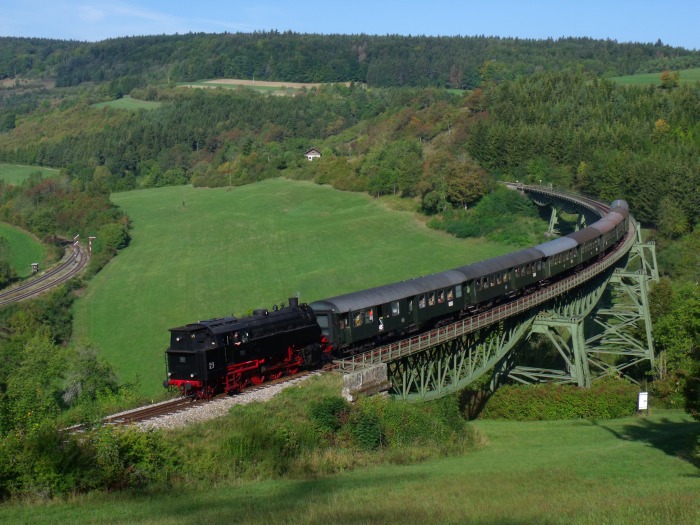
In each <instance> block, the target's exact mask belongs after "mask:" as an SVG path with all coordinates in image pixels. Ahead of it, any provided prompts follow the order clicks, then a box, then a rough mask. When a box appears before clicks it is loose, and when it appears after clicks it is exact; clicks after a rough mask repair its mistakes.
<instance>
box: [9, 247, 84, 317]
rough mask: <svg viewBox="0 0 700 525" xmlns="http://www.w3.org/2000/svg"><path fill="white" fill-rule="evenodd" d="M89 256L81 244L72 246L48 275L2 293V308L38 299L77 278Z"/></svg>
mask: <svg viewBox="0 0 700 525" xmlns="http://www.w3.org/2000/svg"><path fill="white" fill-rule="evenodd" d="M87 262H88V255H87V253H86V252H85V250H83V248H82V247H81V246H80V244H77V243H75V244H72V245H71V251H70V253H68V254H67V255H66V256H65V257H64V258H63V259H61V262H60V263H59V264H58V265H56V266H54V267H53V268H51V269H50V270H49V271H47V272H46V273H44V274H42V275H40V276H39V277H37V278H34V279H32V280H30V281H26V282H23V283H22V284H21V285H19V286H16V287H14V288H12V289H10V290H4V291H2V292H0V306H5V305H8V304H11V303H15V302H18V301H22V300H25V299H30V298H33V297H36V296H38V295H40V294H42V293H44V292H46V291H48V290H50V289H51V288H54V287H55V286H58V285H59V284H62V283H64V282H66V281H68V280H70V279H72V278H73V277H75V276H76V275H77V274H78V273H79V272H80V271H81V270H82V269H83V268H84V267H85V265H86V264H87Z"/></svg>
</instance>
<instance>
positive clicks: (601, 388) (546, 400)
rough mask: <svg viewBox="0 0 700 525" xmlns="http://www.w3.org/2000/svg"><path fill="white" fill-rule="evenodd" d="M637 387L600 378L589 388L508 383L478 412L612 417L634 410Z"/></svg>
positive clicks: (527, 416)
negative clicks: (600, 379)
mask: <svg viewBox="0 0 700 525" xmlns="http://www.w3.org/2000/svg"><path fill="white" fill-rule="evenodd" d="M638 391H639V388H638V387H637V386H635V385H632V384H631V383H627V382H624V381H619V380H614V379H611V380H603V381H600V382H598V383H596V384H595V385H594V386H593V387H592V388H578V387H575V386H573V385H555V384H551V383H547V384H542V385H534V386H531V385H507V386H503V387H501V388H499V389H498V390H497V391H496V393H495V394H494V395H493V396H492V397H491V399H490V400H489V401H488V403H487V404H486V406H485V407H484V410H483V411H482V413H481V416H480V417H482V418H486V419H499V418H502V419H514V420H518V421H537V420H554V419H614V418H618V417H624V416H629V415H632V414H634V413H635V411H636V400H637V392H638Z"/></svg>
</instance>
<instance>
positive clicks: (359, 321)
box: [353, 311, 364, 328]
mask: <svg viewBox="0 0 700 525" xmlns="http://www.w3.org/2000/svg"><path fill="white" fill-rule="evenodd" d="M363 314H364V312H362V311H359V312H357V313H356V314H355V318H354V320H353V325H355V327H356V328H357V327H358V326H362V315H363Z"/></svg>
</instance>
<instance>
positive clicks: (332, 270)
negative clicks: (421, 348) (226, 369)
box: [74, 179, 511, 396]
mask: <svg viewBox="0 0 700 525" xmlns="http://www.w3.org/2000/svg"><path fill="white" fill-rule="evenodd" d="M112 199H113V201H114V202H115V203H116V204H118V205H119V206H120V207H121V208H122V209H123V210H124V211H125V212H126V213H128V214H129V216H130V217H131V219H132V221H133V230H132V232H131V233H132V241H131V244H130V246H129V248H128V249H127V250H124V251H123V252H122V253H121V254H120V255H119V257H117V258H116V259H114V260H113V261H112V262H111V263H110V264H109V265H108V266H107V267H106V268H105V269H104V270H103V271H102V272H101V273H99V274H98V275H97V276H96V277H95V279H93V280H92V281H91V283H90V286H89V288H88V290H87V293H86V295H85V296H84V297H81V298H80V299H79V301H78V302H77V303H76V307H75V336H74V339H76V340H77V341H91V342H93V343H94V344H96V345H97V346H98V347H99V348H100V350H101V351H102V352H103V354H104V356H105V357H106V358H107V359H108V361H109V362H110V363H112V365H113V366H114V367H115V368H116V370H117V372H118V373H119V375H120V377H121V379H122V380H123V381H128V382H132V381H134V380H135V379H136V378H137V377H138V378H139V380H140V383H141V384H140V388H141V390H142V391H143V392H144V393H145V394H146V395H149V396H153V395H158V394H160V393H162V392H163V388H162V386H161V383H162V380H163V374H164V369H163V352H164V351H165V349H166V348H167V345H168V341H169V339H168V337H169V334H168V331H167V330H168V328H172V327H174V326H179V325H182V324H186V323H189V322H193V321H197V320H199V319H205V318H212V317H223V316H226V315H231V314H232V313H234V314H236V315H242V314H244V313H246V312H248V311H250V310H251V309H253V308H256V307H266V308H271V307H272V305H273V304H280V303H281V302H286V301H287V299H288V298H289V297H293V296H296V295H299V296H300V300H301V301H304V302H312V301H314V300H317V299H321V298H324V297H330V296H332V295H336V294H339V293H345V292H350V291H355V290H362V289H365V288H369V287H372V286H379V285H381V284H386V283H389V282H394V281H398V280H402V279H407V278H411V277H417V276H419V275H424V274H427V273H431V272H436V271H442V270H445V269H448V268H451V267H456V266H459V265H462V264H465V263H468V262H472V261H477V260H481V259H484V258H487V257H490V256H494V255H498V254H501V253H505V252H507V251H509V250H510V249H511V248H509V247H506V246H499V245H496V244H493V243H487V242H485V241H482V240H470V241H467V240H458V239H455V238H454V237H451V236H449V235H446V234H442V233H440V232H436V231H434V230H430V229H428V228H426V227H425V226H424V225H423V223H421V222H418V221H417V220H416V219H415V218H414V216H413V215H412V214H410V213H406V212H395V211H390V210H388V209H386V208H384V207H383V206H382V205H381V202H380V201H377V200H373V199H370V198H369V197H368V196H366V195H362V194H356V193H346V192H339V191H337V190H334V189H332V188H330V187H327V186H318V185H315V184H310V183H304V182H292V181H287V180H284V179H275V180H269V181H265V182H261V183H258V184H253V185H248V186H243V187H240V188H235V189H233V190H231V191H227V190H226V189H224V188H220V189H202V188H200V189H195V188H192V187H191V186H184V187H170V188H162V189H152V190H142V191H134V192H127V193H119V194H115V195H113V196H112Z"/></svg>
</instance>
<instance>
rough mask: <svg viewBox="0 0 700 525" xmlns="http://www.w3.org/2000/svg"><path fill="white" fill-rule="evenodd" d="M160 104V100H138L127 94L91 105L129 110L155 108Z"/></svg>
mask: <svg viewBox="0 0 700 525" xmlns="http://www.w3.org/2000/svg"><path fill="white" fill-rule="evenodd" d="M160 106H161V103H160V102H157V101H151V100H139V99H136V98H131V97H130V96H129V95H125V96H123V97H121V98H118V99H116V100H110V101H108V102H98V103H97V104H93V107H96V108H104V107H110V108H115V109H128V110H131V111H134V110H137V109H148V110H150V109H157V108H159V107H160Z"/></svg>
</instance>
